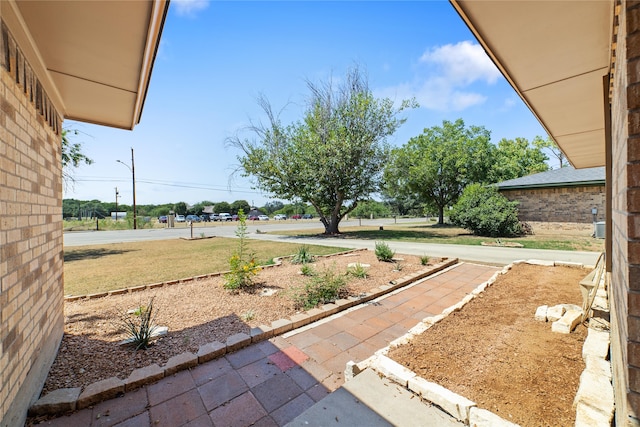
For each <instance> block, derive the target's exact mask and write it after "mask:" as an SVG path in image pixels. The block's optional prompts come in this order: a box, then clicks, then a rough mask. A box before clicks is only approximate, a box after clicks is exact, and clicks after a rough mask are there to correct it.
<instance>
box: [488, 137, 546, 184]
mask: <svg viewBox="0 0 640 427" xmlns="http://www.w3.org/2000/svg"><path fill="white" fill-rule="evenodd" d="M494 156H495V159H494V162H493V166H492V168H491V174H490V176H489V180H488V181H489V182H492V183H496V182H501V181H506V180H509V179H515V178H520V177H522V176H527V175H531V174H534V173H538V172H544V171H546V170H549V165H548V164H547V163H546V162H547V160H549V158H548V157H547V155H546V154H545V153H544V152H543V151H542V149H541V148H540V147H539V146H537V145H535V143H534V144H531V143H529V141H528V140H527V139H526V138H516V139H506V138H503V139H501V140H500V141H499V142H498V145H497V147H496V150H495V153H494Z"/></svg>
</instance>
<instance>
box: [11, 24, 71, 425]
mask: <svg viewBox="0 0 640 427" xmlns="http://www.w3.org/2000/svg"><path fill="white" fill-rule="evenodd" d="M1 18H2V17H1V16H0V27H1V31H0V424H1V425H2V426H3V427H4V426H17V425H23V424H24V417H25V416H26V409H27V408H28V406H29V405H30V404H31V403H32V402H33V401H34V399H35V398H36V397H37V394H39V392H40V390H41V388H42V384H43V383H44V379H45V378H46V375H47V372H48V370H49V368H50V366H51V363H52V362H53V360H54V358H55V355H56V352H57V348H58V345H59V343H60V340H61V338H62V333H63V311H62V309H63V307H62V304H63V274H62V262H63V249H62V223H61V221H62V183H61V154H60V135H59V133H60V125H61V121H60V118H59V116H58V114H57V112H56V110H55V108H54V107H53V105H52V104H51V103H50V102H49V100H48V98H47V95H46V93H45V92H44V91H43V89H42V86H41V85H40V82H39V80H38V76H36V75H35V74H34V73H33V71H32V69H31V67H30V65H29V63H28V61H27V60H26V59H25V57H24V56H23V54H22V51H21V48H20V46H16V44H15V41H14V39H13V37H12V36H11V33H10V31H9V30H8V29H7V27H6V26H5V25H4V24H3V23H2V20H1Z"/></svg>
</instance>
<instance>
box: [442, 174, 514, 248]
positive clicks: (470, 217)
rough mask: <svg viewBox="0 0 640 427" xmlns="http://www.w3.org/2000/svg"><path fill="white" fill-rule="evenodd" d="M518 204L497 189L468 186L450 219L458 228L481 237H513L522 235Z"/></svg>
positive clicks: (475, 185) (477, 185) (476, 185)
mask: <svg viewBox="0 0 640 427" xmlns="http://www.w3.org/2000/svg"><path fill="white" fill-rule="evenodd" d="M517 205H518V202H510V201H509V200H507V198H506V197H504V196H503V195H502V194H500V193H499V192H498V189H497V188H496V187H494V186H483V185H481V184H471V185H469V186H467V187H466V188H465V189H464V191H463V192H462V195H461V196H460V199H458V202H457V203H456V204H455V206H454V207H453V210H452V211H451V213H450V215H449V218H450V220H451V222H453V223H454V224H455V225H457V226H459V227H462V228H466V229H467V230H470V231H472V232H473V233H474V234H476V235H479V236H488V237H512V236H518V235H520V234H522V227H521V226H520V221H518V209H517V208H516V206H517Z"/></svg>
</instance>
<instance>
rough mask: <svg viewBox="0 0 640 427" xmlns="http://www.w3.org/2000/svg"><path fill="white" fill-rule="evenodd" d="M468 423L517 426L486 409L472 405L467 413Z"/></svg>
mask: <svg viewBox="0 0 640 427" xmlns="http://www.w3.org/2000/svg"><path fill="white" fill-rule="evenodd" d="M469 425H470V426H473V427H518V424H514V423H512V422H509V421H507V420H505V419H504V418H501V417H499V416H498V415H496V414H494V413H493V412H490V411H487V410H486V409H480V408H477V407H473V408H471V410H470V413H469Z"/></svg>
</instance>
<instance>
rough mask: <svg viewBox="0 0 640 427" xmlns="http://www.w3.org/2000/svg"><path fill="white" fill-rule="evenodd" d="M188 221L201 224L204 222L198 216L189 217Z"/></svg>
mask: <svg viewBox="0 0 640 427" xmlns="http://www.w3.org/2000/svg"><path fill="white" fill-rule="evenodd" d="M186 220H187V221H189V222H200V221H202V220H201V219H200V217H199V216H198V215H187V218H186Z"/></svg>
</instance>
